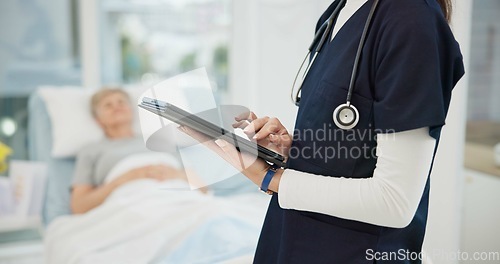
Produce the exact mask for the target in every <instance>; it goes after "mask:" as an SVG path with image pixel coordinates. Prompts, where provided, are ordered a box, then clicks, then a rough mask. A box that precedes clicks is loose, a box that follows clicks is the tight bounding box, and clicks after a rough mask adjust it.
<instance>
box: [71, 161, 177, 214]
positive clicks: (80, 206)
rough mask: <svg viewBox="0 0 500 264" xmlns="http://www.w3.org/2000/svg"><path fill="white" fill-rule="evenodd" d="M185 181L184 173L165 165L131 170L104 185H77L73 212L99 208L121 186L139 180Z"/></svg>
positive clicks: (81, 212) (73, 195)
mask: <svg viewBox="0 0 500 264" xmlns="http://www.w3.org/2000/svg"><path fill="white" fill-rule="evenodd" d="M145 178H149V179H156V180H159V181H164V180H168V179H185V174H184V172H183V171H181V170H178V169H176V168H173V167H169V166H164V165H151V166H145V167H140V168H137V169H133V170H130V171H128V172H126V173H125V174H123V175H121V176H119V177H118V178H116V179H115V180H113V181H111V182H109V183H107V184H105V185H102V186H92V185H86V184H85V185H83V184H81V185H75V186H74V187H73V191H72V193H71V210H72V211H73V213H75V214H83V213H86V212H88V211H90V210H92V209H94V208H95V207H97V206H99V205H100V204H102V203H103V202H104V200H106V198H107V197H108V196H109V195H110V194H111V193H112V192H113V191H114V190H115V189H116V188H118V187H119V186H121V185H123V184H125V183H127V182H130V181H133V180H137V179H145Z"/></svg>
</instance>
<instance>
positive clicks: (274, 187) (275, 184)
mask: <svg viewBox="0 0 500 264" xmlns="http://www.w3.org/2000/svg"><path fill="white" fill-rule="evenodd" d="M284 171H285V170H284V169H281V168H280V169H278V170H277V171H276V173H275V174H274V177H273V178H272V179H271V183H270V184H269V188H268V189H269V190H271V191H273V192H275V193H277V192H278V191H279V186H280V181H281V176H282V175H283V172H284Z"/></svg>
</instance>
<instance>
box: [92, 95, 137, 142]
mask: <svg viewBox="0 0 500 264" xmlns="http://www.w3.org/2000/svg"><path fill="white" fill-rule="evenodd" d="M91 110H92V115H93V116H94V118H95V119H96V121H97V122H98V123H99V125H100V126H101V127H102V129H103V130H104V132H105V133H106V135H107V136H108V137H112V138H115V137H124V136H131V135H129V134H130V133H132V121H133V115H132V108H131V105H130V98H129V96H128V94H127V93H126V92H125V91H123V90H122V89H119V88H103V89H101V90H99V91H98V92H97V93H95V94H94V95H93V96H92V99H91Z"/></svg>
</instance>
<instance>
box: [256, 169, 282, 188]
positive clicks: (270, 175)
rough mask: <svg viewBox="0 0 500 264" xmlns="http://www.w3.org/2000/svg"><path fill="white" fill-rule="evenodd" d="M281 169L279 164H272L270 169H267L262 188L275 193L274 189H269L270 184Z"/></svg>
mask: <svg viewBox="0 0 500 264" xmlns="http://www.w3.org/2000/svg"><path fill="white" fill-rule="evenodd" d="M278 169H279V166H277V165H274V164H273V165H271V166H270V167H269V169H267V173H266V175H265V176H264V179H263V180H262V184H261V185H260V190H261V191H263V192H265V193H267V194H269V195H272V194H274V192H273V191H271V190H269V189H268V188H269V184H270V183H271V180H272V179H273V177H274V174H276V171H278Z"/></svg>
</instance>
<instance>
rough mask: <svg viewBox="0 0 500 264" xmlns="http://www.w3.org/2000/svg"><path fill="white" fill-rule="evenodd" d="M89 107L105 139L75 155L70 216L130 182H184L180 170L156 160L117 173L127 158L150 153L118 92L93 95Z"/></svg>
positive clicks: (123, 95)
mask: <svg viewBox="0 0 500 264" xmlns="http://www.w3.org/2000/svg"><path fill="white" fill-rule="evenodd" d="M90 104H91V110H92V115H93V116H94V118H95V120H96V121H97V123H98V124H99V125H100V126H101V128H102V129H103V131H104V134H105V136H106V137H105V138H104V139H103V140H101V141H99V142H95V143H93V144H90V145H89V146H87V147H85V148H84V149H83V150H81V151H80V153H79V154H78V156H77V160H76V168H75V174H74V178H73V183H72V187H73V188H72V194H71V209H72V211H73V213H75V214H81V213H86V212H88V211H89V210H91V209H93V208H95V207H97V206H99V205H100V204H102V203H103V202H104V201H105V200H106V198H107V197H108V196H109V195H110V194H111V193H112V192H113V191H114V190H116V189H117V188H118V187H120V186H122V185H124V184H126V183H129V182H131V181H135V180H139V179H153V180H156V181H166V180H173V179H186V175H185V173H184V171H183V170H181V169H178V168H176V167H175V166H172V165H167V164H169V163H166V162H159V161H158V162H149V164H147V163H143V164H144V165H140V163H139V165H137V164H136V166H129V168H130V169H127V170H126V171H124V170H123V166H121V167H122V169H121V171H120V170H118V171H117V170H116V167H117V164H119V163H120V162H122V163H123V161H124V160H126V158H127V157H129V156H131V155H138V154H141V153H142V154H146V155H147V153H151V152H150V151H149V150H148V149H147V148H146V147H145V145H144V142H143V140H142V138H141V137H137V136H136V135H135V134H134V131H133V126H132V123H133V113H132V107H131V102H130V98H129V97H128V94H127V93H126V92H124V91H123V90H121V89H109V88H106V89H102V90H100V91H99V92H97V93H96V94H94V96H93V97H92V99H91V102H90ZM170 157H172V156H170ZM156 158H157V156H156ZM167 159H168V158H167ZM171 159H172V158H171ZM125 163H126V162H125ZM129 163H130V162H129ZM174 163H175V162H170V164H174ZM146 164H147V165H146ZM151 164H152V165H151Z"/></svg>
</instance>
